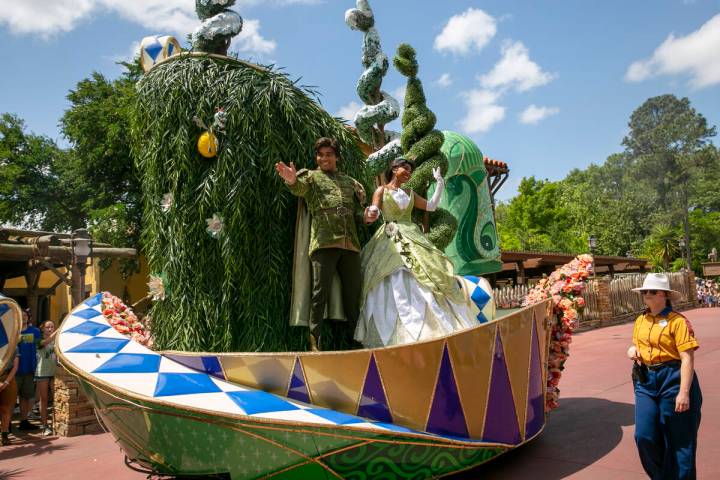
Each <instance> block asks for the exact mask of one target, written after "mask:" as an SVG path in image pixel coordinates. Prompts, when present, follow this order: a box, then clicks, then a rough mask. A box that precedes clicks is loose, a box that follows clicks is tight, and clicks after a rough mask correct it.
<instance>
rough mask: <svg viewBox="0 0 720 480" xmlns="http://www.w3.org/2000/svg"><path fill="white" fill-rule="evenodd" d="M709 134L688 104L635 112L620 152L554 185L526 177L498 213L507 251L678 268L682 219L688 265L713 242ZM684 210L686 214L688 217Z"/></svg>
mask: <svg viewBox="0 0 720 480" xmlns="http://www.w3.org/2000/svg"><path fill="white" fill-rule="evenodd" d="M714 134H715V127H709V126H708V125H707V122H706V120H705V118H704V117H703V116H702V115H701V114H700V113H698V112H696V111H695V110H694V109H693V108H692V107H690V103H689V101H688V100H687V99H681V100H679V99H677V98H675V97H674V96H672V95H663V96H660V97H654V98H651V99H648V100H647V101H646V102H645V103H644V104H643V105H642V106H640V107H639V108H638V109H637V110H636V111H635V112H634V113H633V114H632V117H631V120H630V133H629V134H628V136H627V137H626V138H625V139H624V141H623V143H624V145H625V146H626V150H625V152H623V153H619V154H613V155H611V156H609V157H608V158H607V160H606V161H605V162H604V163H603V164H602V165H590V166H589V167H588V168H586V169H584V170H573V171H572V172H570V173H569V174H568V175H567V177H566V178H565V179H564V180H561V181H558V182H548V181H537V180H535V179H534V178H530V179H523V181H522V182H521V185H520V188H519V195H518V196H516V197H515V198H513V199H512V200H511V201H510V202H509V203H506V204H501V205H499V206H498V208H497V211H496V214H497V221H498V230H499V232H500V236H501V245H502V247H503V248H504V249H506V250H515V249H529V250H556V251H563V252H572V253H575V252H581V251H587V250H588V246H587V239H588V237H589V236H590V235H594V236H595V237H596V238H597V245H598V246H597V249H596V252H597V253H599V254H605V255H620V256H624V255H626V254H627V253H628V252H631V253H633V254H634V255H636V256H643V257H646V258H648V259H649V260H650V261H651V263H652V264H653V265H654V268H656V269H658V270H669V269H673V268H681V267H683V266H684V265H685V264H684V262H683V260H682V252H680V249H679V248H678V243H679V240H680V239H681V238H683V237H684V228H683V223H684V220H685V219H687V221H688V230H689V233H690V237H689V238H690V251H691V259H692V264H693V267H694V268H695V269H696V270H699V265H700V262H701V261H702V260H703V259H705V258H706V256H707V253H708V252H709V251H710V249H711V248H712V247H713V246H716V245H717V244H718V243H720V235H718V234H719V233H720V232H719V231H718V230H719V229H720V227H715V223H713V222H715V221H716V220H717V218H718V217H717V215H720V213H719V212H720V154H719V152H718V150H717V149H716V148H715V147H714V146H713V145H712V144H711V143H710V141H709V138H710V137H711V136H713V135H714ZM688 212H689V214H688Z"/></svg>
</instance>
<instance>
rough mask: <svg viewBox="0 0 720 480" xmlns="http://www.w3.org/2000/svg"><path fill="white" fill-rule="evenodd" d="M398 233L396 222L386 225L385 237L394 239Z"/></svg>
mask: <svg viewBox="0 0 720 480" xmlns="http://www.w3.org/2000/svg"><path fill="white" fill-rule="evenodd" d="M397 233H398V226H397V223H395V222H388V223H386V224H385V235H387V236H388V237H394V236H395V235H397Z"/></svg>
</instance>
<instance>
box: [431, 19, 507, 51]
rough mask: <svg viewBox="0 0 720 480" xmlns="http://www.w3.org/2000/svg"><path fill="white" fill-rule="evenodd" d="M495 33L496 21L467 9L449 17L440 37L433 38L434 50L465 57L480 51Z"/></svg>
mask: <svg viewBox="0 0 720 480" xmlns="http://www.w3.org/2000/svg"><path fill="white" fill-rule="evenodd" d="M495 33H497V21H496V20H495V19H494V18H493V17H492V16H490V15H488V14H487V13H485V12H484V11H482V10H480V9H477V8H468V9H467V10H466V11H464V12H463V13H461V14H459V15H454V16H452V17H450V20H448V22H447V24H446V25H445V28H443V31H442V32H440V35H438V36H437V37H435V50H438V51H440V52H442V51H449V52H451V53H455V54H459V55H467V54H469V53H470V52H471V51H472V50H473V49H474V50H477V51H480V50H482V48H483V47H484V46H485V45H487V43H488V42H489V41H490V40H491V39H492V38H493V37H494V36H495Z"/></svg>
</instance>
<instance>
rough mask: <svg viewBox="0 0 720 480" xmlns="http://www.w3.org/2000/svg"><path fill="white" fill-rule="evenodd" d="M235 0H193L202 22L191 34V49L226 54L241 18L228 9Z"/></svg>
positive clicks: (238, 29)
mask: <svg viewBox="0 0 720 480" xmlns="http://www.w3.org/2000/svg"><path fill="white" fill-rule="evenodd" d="M234 4H235V0H195V12H196V13H197V16H198V18H200V20H202V24H201V25H200V26H199V27H198V28H197V30H195V33H194V34H193V41H192V43H193V51H196V52H205V53H215V54H218V55H226V54H227V51H228V48H229V47H230V42H231V41H232V37H234V36H235V35H237V34H238V33H240V31H241V30H242V27H243V19H242V17H241V16H240V14H238V13H237V12H235V11H233V10H230V8H229V7H232V6H233V5H234Z"/></svg>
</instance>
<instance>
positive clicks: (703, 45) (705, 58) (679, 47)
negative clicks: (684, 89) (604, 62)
mask: <svg viewBox="0 0 720 480" xmlns="http://www.w3.org/2000/svg"><path fill="white" fill-rule="evenodd" d="M718 52H720V14H718V15H715V16H714V17H712V18H711V19H710V20H708V21H707V22H705V24H704V25H703V26H701V27H700V28H699V29H698V30H695V31H694V32H692V33H689V34H688V35H686V36H684V37H675V35H674V34H670V35H669V36H668V37H667V38H666V39H665V41H664V42H663V43H661V44H660V46H659V47H657V48H656V49H655V51H654V52H653V54H652V56H651V57H650V58H649V59H646V60H638V61H636V62H633V63H632V64H631V65H630V66H629V67H628V69H627V72H625V80H627V81H630V82H640V81H643V80H646V79H648V78H650V77H655V76H658V75H678V74H687V75H690V81H689V84H690V86H692V87H694V88H703V87H709V86H711V85H716V84H718V83H720V55H718Z"/></svg>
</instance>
